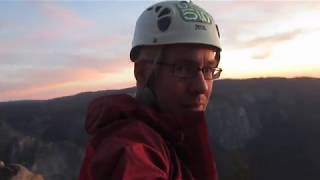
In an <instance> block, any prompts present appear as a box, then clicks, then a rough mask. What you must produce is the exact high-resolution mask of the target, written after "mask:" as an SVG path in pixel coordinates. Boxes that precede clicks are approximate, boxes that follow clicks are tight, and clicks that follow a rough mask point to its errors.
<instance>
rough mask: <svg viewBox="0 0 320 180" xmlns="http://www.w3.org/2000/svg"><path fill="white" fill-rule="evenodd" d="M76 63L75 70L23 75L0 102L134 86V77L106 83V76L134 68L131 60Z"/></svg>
mask: <svg viewBox="0 0 320 180" xmlns="http://www.w3.org/2000/svg"><path fill="white" fill-rule="evenodd" d="M77 60H78V61H77V64H75V65H74V66H68V67H65V68H59V69H50V68H46V69H35V70H32V71H31V70H29V71H28V72H24V73H22V74H21V76H22V77H23V79H21V80H20V81H19V82H18V81H17V82H15V83H11V84H7V85H6V87H5V88H2V90H1V92H0V101H3V100H9V99H47V98H52V97H58V96H63V95H66V94H75V93H79V92H83V91H93V90H99V89H100V90H101V89H114V88H125V87H129V86H133V85H134V81H132V80H133V79H134V75H133V74H128V80H123V79H122V80H121V81H117V80H115V79H110V80H108V79H106V75H107V74H109V75H111V76H113V75H116V74H118V75H120V72H122V70H125V69H128V68H129V69H130V68H133V65H132V64H131V62H130V61H129V60H124V59H123V58H121V57H117V58H115V59H114V60H112V61H111V63H110V61H107V60H103V59H98V60H97V59H95V60H93V59H92V58H90V57H77ZM93 61H96V63H95V62H93ZM109 75H108V76H109ZM131 81H132V82H131ZM94 82H99V83H97V84H95V83H94ZM92 83H93V84H92Z"/></svg>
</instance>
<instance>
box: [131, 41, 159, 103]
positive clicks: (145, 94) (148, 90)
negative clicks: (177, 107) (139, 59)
mask: <svg viewBox="0 0 320 180" xmlns="http://www.w3.org/2000/svg"><path fill="white" fill-rule="evenodd" d="M163 49H164V48H163V47H162V46H160V47H159V50H158V51H157V53H156V55H155V57H154V59H153V62H152V67H151V71H150V73H149V74H148V75H147V80H146V81H145V83H144V85H143V87H138V89H137V93H136V99H137V100H138V101H139V102H140V103H142V104H144V105H146V106H151V107H155V108H157V109H158V108H159V106H158V100H157V95H156V93H155V91H154V85H153V84H154V81H155V70H156V65H157V62H159V61H160V59H161V57H162V55H163Z"/></svg>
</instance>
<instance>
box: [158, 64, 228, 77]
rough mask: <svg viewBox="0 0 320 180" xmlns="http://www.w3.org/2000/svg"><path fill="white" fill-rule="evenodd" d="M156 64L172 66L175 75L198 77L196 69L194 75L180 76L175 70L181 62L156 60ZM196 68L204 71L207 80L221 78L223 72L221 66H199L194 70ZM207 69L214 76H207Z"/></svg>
mask: <svg viewBox="0 0 320 180" xmlns="http://www.w3.org/2000/svg"><path fill="white" fill-rule="evenodd" d="M155 64H158V65H164V66H171V67H172V73H173V75H175V76H176V77H178V78H183V79H189V78H190V79H191V78H194V77H196V71H194V74H193V73H192V75H191V74H190V76H189V77H182V76H178V75H177V74H176V73H175V72H176V67H177V66H178V65H180V64H170V63H166V62H156V63H155ZM182 66H183V65H182ZM190 67H192V66H190ZM195 69H196V70H197V72H199V71H201V72H202V74H203V77H204V79H205V80H216V79H219V78H220V75H221V72H222V68H219V67H210V66H205V67H203V68H199V67H197V68H194V69H193V70H195ZM205 70H211V76H212V78H207V77H208V76H206V72H205ZM215 72H217V73H215Z"/></svg>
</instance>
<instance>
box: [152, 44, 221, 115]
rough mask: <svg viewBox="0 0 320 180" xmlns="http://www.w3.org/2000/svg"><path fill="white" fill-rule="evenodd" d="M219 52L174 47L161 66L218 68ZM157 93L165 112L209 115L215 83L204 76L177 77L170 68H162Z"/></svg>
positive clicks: (200, 47)
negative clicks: (217, 53)
mask: <svg viewBox="0 0 320 180" xmlns="http://www.w3.org/2000/svg"><path fill="white" fill-rule="evenodd" d="M215 56H216V52H215V51H213V50H212V49H209V48H207V47H203V46H197V45H174V46H169V47H168V48H166V51H165V58H164V59H160V62H164V63H167V64H178V65H186V66H195V67H198V68H203V67H207V66H210V67H217V66H218V62H217V60H216V58H215ZM158 66H159V67H158V70H157V72H156V77H155V81H154V92H155V94H156V97H157V101H158V105H159V106H160V108H161V110H163V111H164V112H168V113H171V114H173V115H177V116H181V115H183V114H184V113H189V112H197V111H205V109H206V107H207V104H208V101H209V99H210V95H211V93H212V84H213V80H206V79H205V78H204V76H203V73H202V72H201V71H200V70H199V71H198V73H197V74H196V75H195V76H194V77H191V78H181V77H177V76H175V75H174V74H173V69H172V67H170V66H165V65H158Z"/></svg>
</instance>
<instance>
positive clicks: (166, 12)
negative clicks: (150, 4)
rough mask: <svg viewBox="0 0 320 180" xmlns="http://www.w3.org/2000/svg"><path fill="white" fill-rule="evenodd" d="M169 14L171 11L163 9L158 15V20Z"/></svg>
mask: <svg viewBox="0 0 320 180" xmlns="http://www.w3.org/2000/svg"><path fill="white" fill-rule="evenodd" d="M170 13H171V10H170V9H169V8H164V9H163V10H162V11H161V12H160V13H159V15H158V18H160V17H162V16H165V15H168V14H170Z"/></svg>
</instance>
